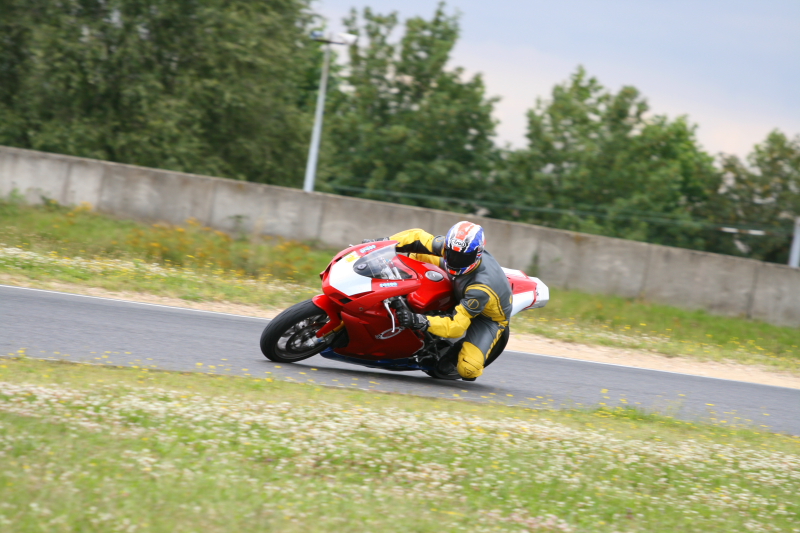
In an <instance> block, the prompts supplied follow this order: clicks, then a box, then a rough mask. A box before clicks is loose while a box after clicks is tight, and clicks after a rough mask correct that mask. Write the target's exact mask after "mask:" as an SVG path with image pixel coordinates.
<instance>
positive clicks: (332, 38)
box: [303, 31, 358, 192]
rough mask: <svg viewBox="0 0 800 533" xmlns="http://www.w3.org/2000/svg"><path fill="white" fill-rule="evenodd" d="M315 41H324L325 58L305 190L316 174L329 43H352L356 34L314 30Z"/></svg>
mask: <svg viewBox="0 0 800 533" xmlns="http://www.w3.org/2000/svg"><path fill="white" fill-rule="evenodd" d="M311 38H312V39H314V40H315V41H318V42H321V43H325V56H324V57H325V58H324V59H323V61H322V77H321V78H320V80H319V94H318V95H317V109H316V112H315V113H314V129H313V130H312V131H311V146H310V147H309V149H308V163H306V179H305V180H304V181H303V190H304V191H305V192H313V191H314V180H315V178H316V176H317V158H318V157H319V142H320V137H322V113H323V112H324V111H325V93H326V91H327V87H328V67H329V65H330V61H331V45H332V44H344V45H352V44H355V43H356V41H357V40H358V36H356V35H352V34H350V33H335V34H334V33H323V32H321V31H315V32H313V33H312V34H311Z"/></svg>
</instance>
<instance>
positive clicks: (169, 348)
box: [0, 285, 800, 435]
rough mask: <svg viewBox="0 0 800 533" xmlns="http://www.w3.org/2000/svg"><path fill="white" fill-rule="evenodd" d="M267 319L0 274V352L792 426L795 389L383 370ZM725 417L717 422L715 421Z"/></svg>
mask: <svg viewBox="0 0 800 533" xmlns="http://www.w3.org/2000/svg"><path fill="white" fill-rule="evenodd" d="M266 323H267V320H266V319H262V318H254V317H245V316H236V315H227V314H222V313H213V312H205V311H195V310H190V309H180V308H175V307H165V306H158V305H150V304H142V303H136V302H125V301H120V300H110V299H104V298H93V297H87V296H79V295H73V294H66V293H57V292H50V291H40V290H35V289H24V288H19V287H9V286H3V285H0V355H16V354H18V353H19V352H18V351H19V350H24V351H25V353H26V354H27V355H28V356H29V357H41V358H48V359H63V360H68V361H82V362H90V363H96V364H106V365H124V366H137V367H140V368H142V367H146V368H158V369H165V370H183V371H199V372H212V373H214V374H223V375H245V376H253V377H274V378H278V379H288V380H293V381H297V382H312V383H316V384H320V385H332V386H344V387H357V388H360V389H365V390H376V391H387V392H399V393H406V394H415V395H420V396H431V397H439V398H450V399H454V398H459V399H467V400H477V401H483V402H499V403H504V404H511V405H524V406H527V407H574V406H595V405H598V404H605V405H608V406H616V405H620V404H627V405H636V406H639V407H642V408H646V409H654V410H658V411H660V412H667V413H670V414H672V415H674V416H678V417H680V418H684V419H705V420H711V421H713V422H716V423H719V424H723V425H730V424H746V425H752V426H754V427H756V428H759V429H765V428H769V429H771V430H773V431H779V432H786V433H791V434H794V435H800V390H796V389H789V388H784V387H772V386H767V385H756V384H752V383H744V382H739V381H730V380H723V379H714V378H704V377H698V376H688V375H684V374H676V373H671V372H662V371H656V370H645V369H640V368H632V367H625V366H619V365H609V364H602V363H593V362H588V361H578V360H573V359H564V358H559V357H551V356H546V355H536V354H529V353H521V352H508V351H507V352H505V353H503V355H502V356H501V357H500V358H499V359H498V360H497V362H495V363H494V364H493V365H492V366H491V367H490V368H489V369H487V371H486V373H485V374H484V375H483V376H482V377H480V378H479V379H478V380H477V381H475V382H471V383H466V382H454V381H439V380H434V379H432V378H429V377H428V376H426V375H424V374H423V373H421V372H402V373H401V372H386V371H380V370H373V369H369V368H363V367H358V366H352V365H347V364H344V363H338V362H333V361H329V360H326V359H323V358H321V357H319V356H317V357H313V358H311V359H307V360H306V361H303V362H300V363H295V364H293V365H286V364H276V363H272V362H270V361H268V360H266V359H265V358H264V356H262V355H261V351H260V350H259V347H258V341H259V337H260V335H261V331H262V329H263V328H264V326H265V325H266ZM723 421H724V422H723Z"/></svg>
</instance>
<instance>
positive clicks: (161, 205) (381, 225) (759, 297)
mask: <svg viewBox="0 0 800 533" xmlns="http://www.w3.org/2000/svg"><path fill="white" fill-rule="evenodd" d="M13 190H16V191H18V192H19V193H21V194H23V195H24V196H25V199H26V201H28V202H30V203H34V204H35V203H40V202H42V201H43V198H52V199H54V200H57V201H58V202H60V203H63V204H78V203H81V202H88V203H90V204H92V206H93V207H94V208H95V209H96V210H98V211H101V212H106V213H110V214H113V215H115V216H118V217H130V218H135V219H140V220H149V221H164V222H170V223H175V224H180V223H183V222H184V221H185V220H186V219H188V218H190V217H193V218H195V219H197V220H198V221H200V222H202V223H203V224H205V225H207V226H211V227H214V228H218V229H222V230H227V231H233V230H235V229H236V228H237V225H238V227H239V228H240V229H243V230H245V231H247V232H250V231H257V232H260V233H263V234H267V235H278V236H281V237H286V238H291V239H298V240H316V241H319V242H321V243H323V244H325V245H327V246H331V247H335V248H339V247H344V246H346V245H347V244H349V243H354V242H360V240H361V239H362V238H366V237H380V236H385V235H391V234H392V233H395V232H397V231H400V230H403V229H407V228H413V227H421V228H425V229H427V230H428V231H431V232H432V233H435V234H441V233H444V232H445V231H447V229H448V228H449V227H450V226H451V225H453V224H454V223H456V222H458V221H459V220H460V219H462V217H463V215H459V214H456V213H448V212H445V211H436V210H432V209H421V208H416V207H408V206H402V205H396V204H390V203H384V202H374V201H370V200H360V199H356V198H348V197H345V196H335V195H330V194H321V193H304V192H302V191H300V190H297V189H289V188H285V187H275V186H270V185H259V184H254V183H247V182H241V181H233V180H226V179H219V178H210V177H206V176H196V175H192V174H183V173H180V172H170V171H165V170H155V169H149V168H142V167H136V166H132V165H121V164H118V163H108V162H104V161H95V160H91V159H82V158H78V157H69V156H63V155H56V154H47V153H42V152H34V151H31V150H20V149H16V148H7V147H0V195H2V196H6V195H8V194H9V193H11V191H13ZM469 218H470V219H471V220H474V221H475V222H478V223H480V224H482V225H483V226H484V228H485V229H486V234H487V236H488V241H489V249H490V250H491V252H492V253H493V254H494V255H495V257H497V259H498V260H499V261H500V263H501V264H503V265H505V266H508V267H511V268H518V269H521V270H525V271H527V272H528V273H530V274H536V275H538V276H539V277H541V278H542V279H543V280H544V281H545V282H546V283H548V284H549V285H552V286H555V287H563V288H569V289H579V290H583V291H588V292H594V293H603V294H615V295H619V296H625V297H643V298H645V299H647V300H649V301H653V302H660V303H665V304H669V305H675V306H679V307H685V308H690V309H707V310H708V311H710V312H712V313H717V314H723V315H733V316H747V317H752V318H756V319H759V320H764V321H766V322H771V323H774V324H781V325H791V326H798V325H800V270H797V269H792V268H789V267H786V266H781V265H775V264H771V263H762V262H760V261H754V260H750V259H741V258H736V257H730V256H724V255H718V254H710V253H704V252H694V251H691V250H684V249H679V248H670V247H666V246H657V245H652V244H645V243H640V242H634V241H626V240H621V239H612V238H608V237H599V236H596V235H586V234H582V233H575V232H570V231H562V230H556V229H550V228H543V227H539V226H532V225H528V224H517V223H513V222H505V221H499V220H494V219H488V218H483V217H469Z"/></svg>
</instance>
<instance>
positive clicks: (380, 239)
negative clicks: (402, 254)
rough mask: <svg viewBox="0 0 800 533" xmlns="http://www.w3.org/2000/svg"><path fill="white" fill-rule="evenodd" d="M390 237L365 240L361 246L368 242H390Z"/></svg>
mask: <svg viewBox="0 0 800 533" xmlns="http://www.w3.org/2000/svg"><path fill="white" fill-rule="evenodd" d="M388 240H389V237H378V238H377V239H364V240H363V241H361V244H367V243H368V242H377V241H388Z"/></svg>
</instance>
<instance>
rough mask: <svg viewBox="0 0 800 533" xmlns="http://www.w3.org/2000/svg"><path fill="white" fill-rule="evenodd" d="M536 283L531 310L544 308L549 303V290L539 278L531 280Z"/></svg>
mask: <svg viewBox="0 0 800 533" xmlns="http://www.w3.org/2000/svg"><path fill="white" fill-rule="evenodd" d="M531 279H532V280H534V281H535V282H536V303H535V304H533V305H532V306H531V309H536V308H538V307H544V306H545V305H547V302H549V301H550V289H549V288H548V287H547V285H545V284H544V282H543V281H542V280H540V279H539V278H531Z"/></svg>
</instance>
